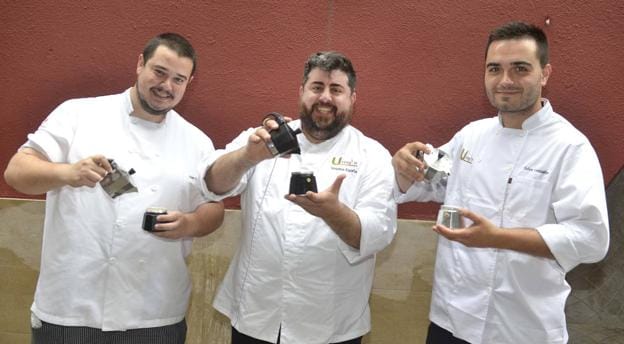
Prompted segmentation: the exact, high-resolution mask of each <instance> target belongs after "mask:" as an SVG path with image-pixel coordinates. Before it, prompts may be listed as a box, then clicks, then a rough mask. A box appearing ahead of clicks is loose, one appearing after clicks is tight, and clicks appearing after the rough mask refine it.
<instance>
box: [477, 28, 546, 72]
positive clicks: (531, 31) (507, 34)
mask: <svg viewBox="0 0 624 344" xmlns="http://www.w3.org/2000/svg"><path fill="white" fill-rule="evenodd" d="M522 38H530V39H533V40H534V41H535V43H537V57H538V58H539V61H540V65H541V66H542V67H544V66H546V65H547V64H548V39H547V38H546V34H545V33H544V31H543V30H542V29H540V28H539V27H537V26H535V25H532V24H527V23H523V22H519V21H512V22H509V23H507V24H504V25H503V26H500V27H498V28H496V29H494V30H492V32H490V36H489V38H488V42H487V46H486V47H485V56H487V53H488V49H490V45H491V44H492V42H495V41H503V40H508V39H522Z"/></svg>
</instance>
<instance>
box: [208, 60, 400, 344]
mask: <svg viewBox="0 0 624 344" xmlns="http://www.w3.org/2000/svg"><path fill="white" fill-rule="evenodd" d="M355 84H356V76H355V71H354V69H353V66H352V64H351V61H349V59H347V58H346V57H345V56H344V55H342V54H340V53H336V52H318V53H315V54H313V55H311V56H310V57H309V59H308V60H307V62H306V64H305V69H304V76H303V82H302V85H301V87H300V89H299V95H300V98H299V104H300V119H299V120H295V121H291V122H290V123H288V124H285V125H290V126H291V127H292V128H293V129H295V130H294V131H296V130H297V129H300V130H301V131H302V133H303V135H299V138H298V141H299V149H300V153H299V154H290V155H289V156H278V157H275V156H274V154H273V153H272V152H271V150H270V149H269V148H268V147H269V146H270V145H271V135H270V131H273V130H277V128H278V123H277V122H276V121H274V120H273V119H268V120H265V121H264V122H263V125H262V126H261V127H259V128H252V129H249V130H247V131H245V132H243V133H242V134H240V135H239V136H238V137H237V138H236V139H235V140H234V141H233V142H231V143H230V144H229V145H227V146H226V148H225V150H223V151H217V153H216V154H215V155H214V156H213V157H211V158H209V159H208V160H207V164H206V166H207V171H206V175H205V183H206V185H205V186H206V190H205V192H207V193H212V196H213V197H215V198H216V199H218V200H220V199H222V198H225V197H229V196H233V195H238V194H241V195H242V197H241V210H242V215H243V222H242V225H243V228H242V236H241V243H240V247H239V249H238V251H237V253H236V255H235V256H234V258H233V260H232V262H231V264H230V268H229V270H228V272H227V274H226V276H225V279H224V281H223V283H222V285H221V286H220V288H219V291H218V294H217V296H216V298H215V300H214V307H215V308H216V309H217V310H219V311H220V312H221V313H223V314H225V315H226V316H228V317H229V318H230V320H231V324H232V343H236V344H238V343H276V342H277V343H360V342H361V338H362V336H363V335H364V334H366V333H367V332H369V331H370V309H369V306H368V298H369V295H370V291H371V287H372V283H373V270H374V267H375V254H376V253H377V252H379V251H380V250H382V249H383V248H384V247H386V246H387V245H388V244H389V243H390V242H391V241H392V238H393V237H394V234H395V232H396V204H395V202H394V200H393V185H394V174H393V171H392V168H389V167H390V166H391V165H390V164H391V156H390V154H389V153H388V151H387V150H386V149H385V148H384V147H383V146H382V145H381V144H379V143H378V142H377V141H375V140H373V139H371V138H368V137H366V136H364V134H362V132H360V131H359V130H357V129H355V128H354V127H352V126H350V125H349V122H350V119H351V116H352V115H353V105H354V103H355V99H356V93H355ZM293 172H295V173H297V172H312V173H313V174H314V177H315V179H316V184H317V186H318V190H323V191H320V192H318V193H317V192H314V191H307V192H306V193H304V194H299V195H295V194H289V182H288V180H289V178H290V177H291V175H292V173H293Z"/></svg>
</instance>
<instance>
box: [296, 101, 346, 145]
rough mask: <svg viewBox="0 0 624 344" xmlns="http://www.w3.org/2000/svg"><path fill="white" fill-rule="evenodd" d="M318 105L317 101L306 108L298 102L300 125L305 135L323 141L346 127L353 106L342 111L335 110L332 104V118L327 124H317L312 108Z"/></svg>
mask: <svg viewBox="0 0 624 344" xmlns="http://www.w3.org/2000/svg"><path fill="white" fill-rule="evenodd" d="M317 106H318V103H315V104H314V105H312V108H311V109H308V108H307V107H306V106H305V104H303V103H300V104H299V118H300V119H301V127H302V129H303V131H304V133H306V134H307V135H309V136H311V137H312V138H314V139H315V140H318V141H325V140H329V139H331V138H332V137H334V136H336V135H338V133H340V131H341V130H342V129H343V128H344V127H346V126H347V125H348V124H349V122H350V121H351V115H352V114H353V107H350V108H349V109H347V110H345V111H343V112H337V109H336V107H335V106H333V109H332V112H333V113H334V120H333V121H332V122H331V123H330V124H329V125H322V124H321V125H319V123H317V122H316V121H314V115H313V113H314V110H315V109H316V107H317Z"/></svg>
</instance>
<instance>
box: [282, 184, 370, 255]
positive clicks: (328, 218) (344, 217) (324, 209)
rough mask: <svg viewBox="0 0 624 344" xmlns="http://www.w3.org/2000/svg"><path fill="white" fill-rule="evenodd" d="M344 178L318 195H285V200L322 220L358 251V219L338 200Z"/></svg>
mask: <svg viewBox="0 0 624 344" xmlns="http://www.w3.org/2000/svg"><path fill="white" fill-rule="evenodd" d="M345 178H346V175H344V174H341V175H339V176H338V177H337V178H336V180H335V181H334V183H333V184H332V185H331V186H330V187H329V188H328V189H326V190H325V191H322V192H319V193H314V192H312V191H308V192H307V193H306V194H305V195H286V199H288V200H289V201H291V202H293V203H295V204H297V205H299V206H300V207H302V208H303V209H305V211H307V212H308V213H310V214H312V215H314V216H318V217H320V218H322V219H323V220H324V221H325V223H327V225H328V226H329V227H330V228H331V229H332V230H333V231H334V232H335V233H336V234H337V235H338V236H339V237H340V239H342V241H344V242H345V243H346V244H347V245H349V246H351V247H354V248H357V249H359V248H360V237H361V234H362V225H361V223H360V218H359V217H358V215H357V214H356V213H355V211H353V210H352V209H351V208H349V207H347V206H346V205H344V204H343V203H342V202H340V199H339V198H338V195H339V193H340V187H341V186H342V181H343V180H344V179H345Z"/></svg>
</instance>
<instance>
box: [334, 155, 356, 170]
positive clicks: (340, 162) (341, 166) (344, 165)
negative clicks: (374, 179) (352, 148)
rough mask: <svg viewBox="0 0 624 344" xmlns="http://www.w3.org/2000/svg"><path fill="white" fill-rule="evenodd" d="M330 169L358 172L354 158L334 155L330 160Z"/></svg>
mask: <svg viewBox="0 0 624 344" xmlns="http://www.w3.org/2000/svg"><path fill="white" fill-rule="evenodd" d="M331 169H332V170H335V171H342V172H350V173H358V163H357V161H355V160H347V159H343V158H342V157H341V156H340V157H338V156H335V157H333V158H332V160H331Z"/></svg>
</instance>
